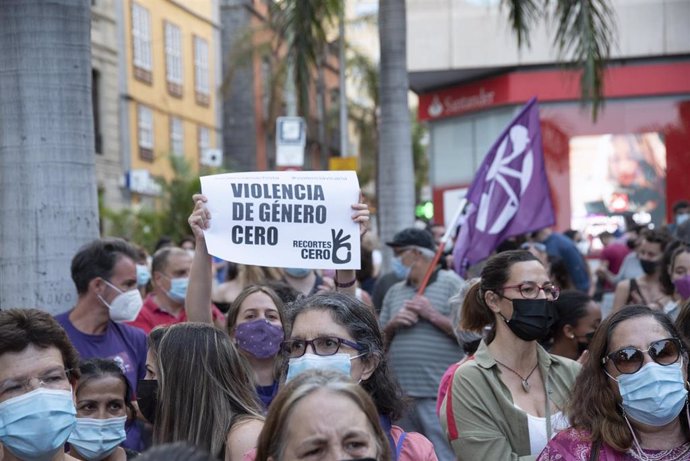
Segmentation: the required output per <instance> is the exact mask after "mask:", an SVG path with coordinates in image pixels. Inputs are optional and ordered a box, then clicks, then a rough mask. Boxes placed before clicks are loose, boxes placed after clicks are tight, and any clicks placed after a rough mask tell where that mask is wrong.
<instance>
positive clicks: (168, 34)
mask: <svg viewBox="0 0 690 461" xmlns="http://www.w3.org/2000/svg"><path fill="white" fill-rule="evenodd" d="M165 77H166V80H167V81H168V83H173V84H175V85H178V86H182V32H181V31H180V28H179V27H177V26H176V25H175V24H172V23H169V22H166V23H165ZM180 89H181V88H180Z"/></svg>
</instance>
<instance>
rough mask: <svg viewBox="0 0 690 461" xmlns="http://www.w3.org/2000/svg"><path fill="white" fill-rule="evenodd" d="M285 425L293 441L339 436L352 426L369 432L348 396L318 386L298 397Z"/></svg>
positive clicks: (360, 410) (362, 412)
mask: <svg viewBox="0 0 690 461" xmlns="http://www.w3.org/2000/svg"><path fill="white" fill-rule="evenodd" d="M333 415H338V417H337V418H334V417H333ZM286 425H287V430H288V437H287V439H288V440H290V441H292V442H294V443H295V444H298V443H300V442H301V441H302V440H301V439H303V438H305V437H311V436H317V435H318V436H325V437H329V436H332V437H338V436H342V435H344V434H345V433H347V432H349V431H350V430H353V429H354V430H365V431H367V432H371V429H370V425H369V423H368V420H367V416H366V414H365V413H364V411H363V410H362V409H361V408H360V407H359V406H358V405H357V404H356V403H355V402H354V401H353V400H352V399H350V398H349V397H347V396H345V395H343V394H341V393H339V392H334V391H331V390H328V389H319V390H317V391H315V392H312V393H311V394H309V395H307V396H306V397H304V398H302V399H301V400H299V401H298V402H297V403H296V404H295V405H294V406H293V408H292V411H291V412H290V415H289V416H288V420H287V421H286Z"/></svg>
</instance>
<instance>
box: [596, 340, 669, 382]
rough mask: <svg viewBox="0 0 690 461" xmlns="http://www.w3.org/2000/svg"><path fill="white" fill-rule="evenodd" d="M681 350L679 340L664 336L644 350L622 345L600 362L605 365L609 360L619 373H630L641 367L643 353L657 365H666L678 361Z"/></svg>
mask: <svg viewBox="0 0 690 461" xmlns="http://www.w3.org/2000/svg"><path fill="white" fill-rule="evenodd" d="M681 350H682V347H681V345H680V341H678V340H677V339H676V338H666V339H660V340H658V341H654V342H653V343H651V344H650V345H649V347H648V348H647V350H644V351H642V350H640V349H638V348H636V347H632V346H628V347H624V348H622V349H619V350H617V351H615V352H611V353H610V354H609V355H607V356H606V357H604V358H602V359H601V363H602V364H603V365H606V362H608V361H609V360H610V361H612V362H613V364H614V366H615V367H616V370H618V371H619V372H620V373H623V374H632V373H637V371H638V370H639V369H640V368H642V364H643V363H644V354H645V353H647V354H648V355H649V357H651V359H652V360H654V361H655V362H656V363H658V364H659V365H664V366H666V365H671V364H672V363H676V362H677V361H678V358H679V357H680V352H681Z"/></svg>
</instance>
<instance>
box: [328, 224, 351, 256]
mask: <svg viewBox="0 0 690 461" xmlns="http://www.w3.org/2000/svg"><path fill="white" fill-rule="evenodd" d="M344 233H345V231H344V230H342V229H340V230H339V231H338V233H337V234H336V231H335V229H331V238H332V239H333V262H334V263H335V264H347V263H349V262H350V260H351V259H352V245H351V244H350V242H348V240H350V234H348V235H345V236H343V234H344ZM342 248H346V249H347V256H345V259H340V257H339V256H338V251H339V250H341V249H342Z"/></svg>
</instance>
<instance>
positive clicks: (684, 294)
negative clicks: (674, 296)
mask: <svg viewBox="0 0 690 461" xmlns="http://www.w3.org/2000/svg"><path fill="white" fill-rule="evenodd" d="M673 285H674V286H675V287H676V291H677V292H678V294H679V295H680V296H681V298H683V299H688V298H690V275H684V276H683V277H681V278H679V279H676V280H674V281H673Z"/></svg>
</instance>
